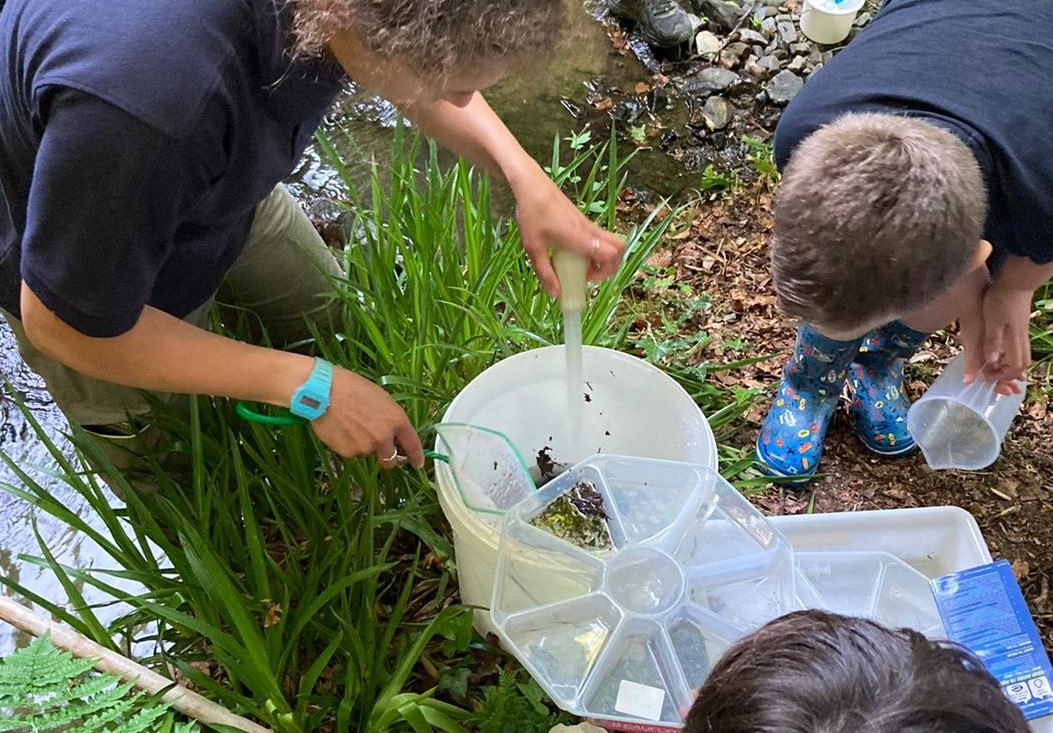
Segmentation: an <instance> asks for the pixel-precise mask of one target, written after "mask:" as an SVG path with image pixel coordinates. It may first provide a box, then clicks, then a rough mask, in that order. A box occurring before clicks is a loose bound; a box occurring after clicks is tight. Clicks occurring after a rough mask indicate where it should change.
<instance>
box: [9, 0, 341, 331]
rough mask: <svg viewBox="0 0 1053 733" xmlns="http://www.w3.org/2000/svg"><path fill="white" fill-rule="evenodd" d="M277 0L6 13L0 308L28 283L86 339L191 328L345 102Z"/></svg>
mask: <svg viewBox="0 0 1053 733" xmlns="http://www.w3.org/2000/svg"><path fill="white" fill-rule="evenodd" d="M285 6H286V4H285V3H284V2H279V1H278V0H193V1H189V0H185V1H184V0H180V1H178V2H173V1H162V2H159V1H158V0H119V2H114V1H113V0H7V2H6V5H5V7H4V9H3V12H2V13H0V59H2V60H0V193H2V197H0V306H2V307H3V308H4V309H6V310H7V311H9V312H10V313H13V314H15V315H16V316H17V315H19V313H20V309H19V303H18V301H19V290H20V283H21V281H23V280H24V281H25V282H26V284H28V286H29V287H30V288H31V289H32V291H33V293H34V294H35V295H36V296H37V297H39V298H40V299H41V300H42V301H43V302H44V304H45V305H46V306H47V307H48V308H49V309H50V310H52V311H54V312H55V313H56V314H57V315H58V316H59V318H61V319H62V320H63V321H64V322H66V323H67V324H69V325H70V326H72V327H73V328H75V329H77V330H78V331H80V332H82V333H84V334H87V335H89V336H96V337H106V336H115V335H119V334H121V333H123V332H125V331H127V330H128V329H129V328H131V327H132V326H133V325H134V324H135V322H136V320H137V319H138V317H139V314H140V312H141V311H142V308H143V307H144V306H146V305H151V306H154V307H157V308H160V309H162V310H164V311H166V312H168V313H171V314H172V315H174V316H177V317H182V316H184V315H186V314H187V313H189V312H190V311H191V310H193V309H194V308H195V307H197V306H198V305H200V304H201V303H203V302H205V300H207V299H208V297H209V296H210V295H211V294H212V293H213V292H214V291H215V289H216V288H217V287H218V285H219V283H220V282H221V280H222V278H223V276H224V275H225V273H226V271H227V270H228V268H229V267H230V265H231V264H232V263H233V261H234V259H235V258H236V257H237V255H238V253H239V252H240V250H241V248H242V247H243V246H244V242H245V238H246V236H247V234H248V229H249V226H250V224H251V221H252V215H253V211H254V208H255V206H256V205H257V204H258V203H259V202H260V201H261V200H262V199H263V198H264V197H265V196H266V195H267V193H268V192H269V191H270V190H271V189H272V188H273V187H274V185H275V184H276V183H277V182H279V181H280V180H281V179H283V178H284V177H286V176H287V175H288V174H289V173H290V171H291V170H292V169H293V167H294V166H295V164H296V162H297V161H298V160H299V158H300V156H301V154H302V153H303V150H304V148H305V147H306V145H307V143H308V142H309V140H310V138H311V134H312V132H313V131H314V129H315V127H316V126H317V125H318V123H319V122H320V121H321V118H322V115H323V114H324V113H325V111H326V109H327V108H328V107H329V105H330V104H331V102H332V100H333V98H334V96H335V94H336V92H337V91H338V89H339V85H340V80H341V79H342V78H343V73H342V71H341V70H340V69H339V67H338V66H337V65H336V64H335V63H334V62H332V61H329V60H320V61H314V62H301V61H297V62H292V61H290V57H289V54H288V52H287V49H288V46H289V38H288V27H289V18H288V10H287V9H285Z"/></svg>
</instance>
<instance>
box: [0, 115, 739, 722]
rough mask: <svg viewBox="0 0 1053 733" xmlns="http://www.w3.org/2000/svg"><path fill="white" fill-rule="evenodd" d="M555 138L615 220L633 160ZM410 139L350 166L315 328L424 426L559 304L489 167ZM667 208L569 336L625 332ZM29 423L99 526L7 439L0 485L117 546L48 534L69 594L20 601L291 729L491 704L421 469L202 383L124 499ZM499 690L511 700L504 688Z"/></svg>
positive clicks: (467, 716)
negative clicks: (171, 468)
mask: <svg viewBox="0 0 1053 733" xmlns="http://www.w3.org/2000/svg"><path fill="white" fill-rule="evenodd" d="M319 142H320V144H321V146H322V147H323V148H324V149H329V146H328V145H327V141H326V140H325V139H324V138H323V139H320V140H319ZM566 142H567V143H568V144H566V145H563V144H562V141H556V144H555V145H554V150H553V156H552V160H551V162H550V165H549V171H550V174H551V175H552V176H553V178H554V179H556V180H557V181H559V182H560V183H561V185H563V186H564V187H565V188H566V189H567V190H568V191H570V192H571V193H572V194H573V196H574V197H575V198H576V199H577V200H578V202H579V206H580V207H581V208H582V210H584V211H587V212H590V213H591V214H592V215H593V216H595V217H596V218H598V219H599V220H600V221H601V222H602V223H603V224H604V225H605V226H607V227H608V228H613V227H614V224H615V206H616V204H617V201H618V195H619V192H620V191H621V188H622V186H623V184H624V165H625V163H626V162H627V161H626V160H624V159H621V158H619V156H618V154H617V151H616V150H615V148H614V146H613V144H601V145H595V144H592V143H591V142H590V141H589V140H588V139H587V138H583V137H582V136H576V137H575V138H574V139H571V140H569V141H566ZM422 145H423V144H422V143H421V142H420V140H419V139H417V138H409V137H406V136H405V135H404V134H403V133H402V132H401V131H400V132H398V133H397V134H396V136H395V140H394V146H395V157H394V160H393V162H392V163H391V165H390V168H389V169H388V173H386V174H385V175H386V178H382V176H381V174H380V173H379V172H378V171H377V170H374V173H373V177H372V181H371V184H370V188H369V190H368V191H358V190H355V189H354V187H353V186H351V185H350V181H348V186H349V191H350V194H349V195H350V199H351V204H350V206H351V209H352V211H354V212H355V218H354V225H353V228H352V230H353V236H352V237H351V240H350V241H349V242H348V244H347V246H346V247H345V249H344V251H343V257H344V261H345V264H346V269H347V273H348V276H347V278H346V280H342V281H341V282H338V283H334V292H335V293H336V297H337V298H339V300H340V304H341V306H342V311H343V318H342V323H341V325H340V329H339V332H338V333H336V334H333V335H330V334H318V335H317V344H316V345H317V348H318V349H319V350H320V351H321V352H322V353H323V354H325V355H327V356H328V357H329V358H330V359H332V360H334V361H335V362H338V363H340V364H344V365H347V366H349V367H350V368H353V369H354V370H355V371H357V372H359V373H360V374H362V375H363V376H365V377H367V378H369V379H372V380H375V381H377V382H379V383H380V384H383V385H384V386H385V387H386V388H387V389H388V390H389V391H390V392H391V394H392V395H393V396H394V397H395V398H396V399H397V400H399V401H400V403H401V404H402V405H403V406H404V407H405V408H406V410H407V412H408V414H409V415H410V417H411V419H412V420H413V421H414V423H415V424H417V425H419V426H426V425H428V424H431V423H433V422H435V421H436V420H438V419H439V417H440V415H441V414H442V410H443V409H444V408H445V406H446V404H448V402H449V401H450V400H451V399H452V398H453V397H454V396H455V395H456V393H457V392H458V391H459V390H460V389H461V388H462V387H463V385H464V384H465V383H467V382H468V381H469V380H471V379H472V378H473V377H474V376H475V375H477V374H478V373H479V372H480V371H482V370H483V369H485V368H486V367H487V366H489V365H490V364H492V363H493V362H494V361H496V360H498V359H500V358H503V357H505V356H508V355H510V354H512V353H515V352H518V351H521V350H523V349H525V348H530V347H534V346H538V345H544V344H551V343H554V342H556V341H557V340H558V338H559V329H560V317H559V313H558V309H557V307H556V305H555V304H554V303H553V302H551V301H550V299H549V298H548V297H547V296H545V295H544V294H543V293H541V292H540V290H539V288H538V286H537V284H536V278H534V276H533V274H532V273H531V271H530V269H529V266H528V264H527V262H526V260H525V258H524V257H523V256H522V254H521V246H520V243H519V240H518V233H517V231H516V229H515V226H514V225H513V224H510V223H508V222H505V221H501V220H497V219H495V218H493V214H492V213H491V207H490V190H489V184H488V182H487V180H486V179H485V178H484V177H481V176H478V175H476V174H475V173H474V172H473V171H472V170H471V169H470V168H469V167H468V166H467V165H465V164H464V163H458V164H456V165H453V166H452V167H450V168H444V167H442V166H441V165H440V164H439V161H438V157H437V153H436V150H435V149H434V147H432V146H428V147H422ZM421 160H422V161H423V162H422V163H421V164H420V165H418V164H417V161H421ZM338 169H339V167H338ZM669 221H670V217H668V216H666V217H665V218H662V219H659V218H658V217H657V214H652V215H651V216H649V217H648V218H646V219H645V220H644V221H643V222H642V223H641V224H639V225H638V226H636V227H635V228H634V229H633V230H632V231H630V232H628V233H627V242H628V253H627V257H626V263H625V266H624V267H623V268H622V270H621V272H620V273H619V274H618V275H616V276H615V277H614V278H612V279H611V280H608V281H607V282H605V283H603V284H601V285H599V286H598V287H596V288H595V289H594V292H593V293H592V297H591V300H590V307H589V309H588V311H587V314H586V317H585V323H584V327H583V340H584V342H585V343H590V344H599V345H607V346H617V345H619V344H620V343H622V342H623V339H624V337H625V335H626V333H627V332H628V330H629V328H630V326H631V321H630V320H628V319H626V318H624V317H622V316H620V315H619V313H618V304H619V299H620V296H621V294H622V292H623V290H625V289H626V288H627V287H628V286H629V284H630V283H631V282H632V281H633V278H634V273H635V272H636V270H637V269H638V268H639V267H640V266H641V265H642V263H643V262H645V261H646V259H647V257H648V255H649V254H650V253H651V252H652V251H653V250H654V248H655V247H656V246H657V244H658V242H659V240H660V238H661V237H662V234H663V233H664V231H665V229H666V227H667V226H668V225H669ZM682 376H683V375H682ZM685 385H686V386H687V387H688V389H689V392H691V393H692V394H693V395H694V396H695V398H696V399H698V400H700V401H701V403H702V406H703V410H705V411H707V412H711V413H716V414H717V415H718V416H721V417H720V418H719V419H725V418H727V417H728V415H730V414H731V412H728V411H723V410H721V407H722V406H723V402H718V393H717V392H715V391H714V390H713V388H712V387H711V386H710V385H708V384H706V383H705V380H704V374H703V373H702V372H700V371H699V372H696V373H694V374H691V375H689V376H687V378H685ZM27 419H28V420H29V421H30V423H31V424H33V425H34V426H35V427H36V430H37V435H38V436H39V437H40V439H41V440H42V441H44V442H45V444H49V445H50V448H51V451H52V455H53V456H54V459H55V461H56V463H57V465H58V474H57V478H58V479H59V480H61V481H63V482H65V483H66V484H67V485H68V487H69V489H70V490H72V491H74V492H76V493H77V494H80V495H81V496H83V497H84V498H85V499H86V500H87V501H88V503H89V504H90V505H91V506H92V507H93V509H94V510H95V511H96V512H97V514H98V515H99V517H100V518H101V519H102V523H103V529H102V530H96V529H93V528H92V526H91V524H89V523H88V522H86V521H84V520H83V519H82V518H80V517H78V516H76V515H75V514H73V513H72V512H70V511H69V510H68V509H67V508H66V507H65V506H64V505H63V503H62V502H61V501H60V500H59V499H58V498H56V496H55V495H54V494H53V493H52V492H51V491H49V490H48V488H46V484H47V481H44V480H43V479H41V480H39V481H38V480H37V477H36V476H35V475H34V474H33V472H32V471H31V470H30V469H29V468H27V467H22V466H18V465H15V464H14V462H13V461H12V460H10V459H8V458H6V456H5V460H6V461H7V463H8V465H9V467H10V468H11V469H12V470H13V471H14V472H15V474H16V475H17V476H18V477H19V479H20V482H21V483H20V485H18V486H14V485H9V486H6V487H5V488H7V490H8V491H10V492H12V493H14V494H16V495H18V496H21V497H23V498H25V499H27V500H28V501H31V502H32V503H34V504H35V505H36V506H37V507H38V508H39V509H41V510H43V511H46V512H49V513H51V514H53V515H54V516H56V517H57V518H59V519H60V520H62V521H64V522H65V523H67V524H68V525H69V526H70V527H72V528H74V529H76V530H78V531H80V532H83V533H85V534H87V535H88V536H90V537H92V538H93V539H94V540H95V541H96V542H98V544H99V545H100V546H101V547H102V549H103V550H104V551H105V552H106V553H107V554H108V555H109V556H110V558H111V559H112V561H113V567H112V568H108V569H107V568H97V569H93V570H90V571H88V570H77V569H72V568H64V567H62V566H60V565H59V564H58V563H57V562H56V561H55V559H54V557H53V556H51V555H50V553H49V552H48V550H47V548H46V547H44V546H43V545H42V553H43V557H41V558H38V559H37V560H36V562H38V563H40V564H42V565H46V566H49V567H50V568H51V569H52V571H53V572H54V573H55V574H56V575H57V576H58V578H59V579H60V581H61V582H62V583H63V585H64V587H65V588H66V591H67V593H68V594H69V600H70V605H71V608H72V610H66V609H65V608H62V607H59V606H58V605H56V604H52V603H48V602H47V601H45V600H44V599H41V598H39V597H35V596H28V597H30V598H31V600H33V601H35V602H37V603H38V604H40V605H41V606H43V607H44V608H46V609H48V610H50V611H51V612H52V613H53V614H55V615H56V616H57V617H58V618H60V619H62V620H64V621H65V622H67V623H69V624H71V625H72V626H74V627H75V628H76V629H77V630H78V631H80V632H81V633H84V634H85V635H87V636H88V637H90V638H92V639H94V640H95V641H97V642H99V643H102V644H105V645H107V646H110V647H114V646H116V645H117V643H118V642H117V641H116V640H115V639H116V638H120V637H124V638H132V637H134V638H137V639H138V640H139V641H142V640H153V641H155V642H156V645H157V648H158V652H157V658H156V659H154V660H153V661H154V662H156V663H158V664H163V665H168V666H170V667H172V668H174V669H175V670H177V671H178V672H179V673H180V674H181V675H182V676H183V677H185V678H186V679H187V680H189V681H190V682H191V683H193V684H194V685H196V686H197V687H198V688H199V689H201V690H202V691H203V692H204V693H205V694H207V695H208V696H210V697H211V698H213V699H215V700H217V701H219V702H221V703H223V704H225V705H227V706H228V707H230V708H231V709H232V710H234V711H235V712H238V713H239V714H243V715H250V716H254V717H256V718H258V719H260V720H261V721H264V722H265V723H267V724H268V725H271V726H272V727H274V728H275V729H276V730H279V731H286V732H288V733H299V732H300V731H315V730H318V731H334V730H335V731H346V730H355V731H362V732H363V733H369V732H371V731H378V732H379V731H386V730H392V729H396V728H398V729H406V728H409V729H412V730H414V731H418V732H423V731H431V730H442V731H447V732H448V733H457V732H458V731H461V730H464V729H465V727H466V726H469V725H471V722H470V720H471V716H472V715H473V711H475V710H476V709H477V708H479V706H483V707H484V709H485V706H486V705H488V704H490V705H496V704H497V702H495V699H493V698H490V697H487V698H486V700H485V701H484V700H483V698H482V697H481V696H480V692H479V691H478V690H471V689H468V688H467V687H466V686H465V685H461V684H459V683H457V682H456V680H462V681H463V679H464V678H463V674H461V673H460V672H459V670H463V669H465V668H466V667H469V666H470V665H471V654H472V651H471V648H472V647H471V645H472V644H475V643H477V642H474V641H473V640H472V632H471V626H470V624H471V615H470V611H469V609H465V608H463V607H461V606H458V605H456V604H454V603H453V600H454V572H455V569H454V568H453V566H452V562H451V557H452V553H451V544H450V539H449V535H448V532H449V530H448V527H447V526H446V524H445V521H444V519H443V517H442V514H441V512H440V510H439V507H438V504H437V500H436V496H435V492H434V488H433V486H432V483H431V481H430V477H429V476H428V475H427V474H426V473H424V472H414V471H411V470H404V471H390V472H379V471H378V470H377V466H376V465H375V463H374V462H373V461H372V460H371V459H360V460H352V461H338V460H335V459H334V457H333V456H332V454H330V453H329V452H328V451H327V450H326V449H325V447H324V446H323V445H321V444H320V442H319V441H318V440H317V439H315V437H314V436H313V434H312V433H311V432H309V431H308V430H305V429H303V428H299V427H287V428H268V427H262V426H259V425H254V424H248V423H243V422H239V421H238V419H237V418H236V417H235V416H234V413H233V410H232V409H231V406H230V405H229V404H227V403H226V402H224V401H221V400H220V401H215V400H209V399H197V400H196V401H195V402H194V403H193V406H192V410H191V417H190V420H189V421H188V422H187V421H183V420H179V419H176V418H174V417H172V416H163V415H162V416H161V417H160V418H159V419H158V421H157V422H158V425H159V427H160V428H161V429H163V430H165V431H166V433H167V435H168V437H169V440H167V441H165V444H164V445H163V446H162V447H161V448H159V449H158V453H157V454H156V455H150V456H147V457H146V458H145V461H144V464H145V465H144V469H145V470H147V471H149V472H150V474H151V478H152V479H153V482H154V483H155V484H156V487H157V493H155V494H150V495H143V494H140V493H138V492H137V491H136V490H135V488H134V487H133V486H132V485H131V484H130V483H129V482H128V480H127V479H126V478H124V477H121V476H119V475H118V476H117V477H116V479H115V482H114V486H113V488H114V489H115V490H116V491H117V492H118V493H120V494H121V495H122V496H123V497H124V503H123V505H118V506H112V505H111V503H110V497H109V495H108V494H107V492H106V491H105V489H104V487H103V486H102V485H101V483H100V482H99V480H98V479H97V478H96V476H95V475H94V474H93V473H91V472H89V471H85V470H84V469H83V467H82V465H81V464H80V463H79V462H78V461H77V460H73V459H70V458H69V457H66V456H63V455H62V454H61V451H60V450H59V449H58V448H57V447H55V446H54V445H53V444H50V443H49V441H48V438H47V436H46V434H45V433H44V432H43V430H41V429H40V428H39V426H38V425H36V423H34V422H33V421H32V418H31V416H29V415H27ZM73 440H74V444H75V445H76V446H77V447H78V449H79V450H80V451H81V452H82V455H83V456H84V457H85V458H87V459H90V461H91V462H93V463H94V464H95V465H98V466H101V467H102V468H104V469H106V470H107V471H108V472H109V473H113V471H112V466H109V465H108V463H107V460H106V457H105V456H104V455H103V454H102V453H101V452H100V451H98V450H97V449H96V448H95V447H94V445H93V444H92V442H91V440H90V439H89V438H87V436H85V435H84V434H82V433H80V432H79V431H75V432H74V435H73ZM163 454H167V455H169V456H171V455H172V454H175V455H178V456H180V457H181V458H183V459H184V462H185V464H186V467H187V471H186V473H185V475H180V476H176V475H172V474H169V473H168V472H167V471H166V468H165V466H164V465H162V462H161V457H162V455H163ZM47 478H48V480H49V481H50V480H54V479H55V478H56V475H51V476H48V477H47ZM118 580H120V581H122V583H123V582H125V581H127V582H134V583H137V584H140V585H141V586H142V587H143V588H144V590H143V591H142V592H130V591H128V590H125V589H124V586H123V585H122V584H121V583H118V582H117V581H118ZM0 582H2V583H3V584H5V585H7V586H9V587H10V588H12V589H13V590H15V591H16V592H19V593H23V594H26V593H27V591H26V590H25V589H24V588H22V587H20V586H18V584H17V583H14V582H13V581H11V580H5V579H0ZM85 584H87V585H90V586H92V587H95V588H98V589H101V590H103V591H105V592H107V593H108V594H110V595H111V596H112V597H113V598H114V599H115V600H119V601H122V602H124V603H126V604H128V606H129V607H130V608H131V611H130V612H129V613H127V614H126V615H124V616H123V617H122V618H121V619H119V620H118V621H117V622H115V623H113V624H111V625H103V624H102V623H101V622H100V621H99V620H98V619H97V618H96V617H95V615H94V613H93V610H94V609H92V608H91V607H90V606H89V605H88V604H87V603H86V602H85V599H84V596H83V595H82V593H81V590H80V589H81V588H82V587H84V585H85ZM119 586H120V587H119ZM440 670H447V673H446V674H443V673H441V672H440ZM499 686H501V685H499ZM501 689H502V690H503V692H501V694H502V695H506V696H507V695H511V694H513V693H514V690H515V689H519V688H517V687H515V686H509V685H508V683H507V682H505V683H503V687H501ZM451 691H457V694H452V692H451ZM492 694H496V693H492ZM515 694H518V693H515ZM440 697H442V698H443V699H440ZM502 699H503V698H502ZM535 702H536V701H535ZM500 705H501V706H502V708H503V709H511V708H510V707H508V704H507V703H506V702H501V703H500ZM531 705H532V706H533V707H535V708H536V706H534V705H533V704H531ZM541 719H545V716H543V715H542V716H541Z"/></svg>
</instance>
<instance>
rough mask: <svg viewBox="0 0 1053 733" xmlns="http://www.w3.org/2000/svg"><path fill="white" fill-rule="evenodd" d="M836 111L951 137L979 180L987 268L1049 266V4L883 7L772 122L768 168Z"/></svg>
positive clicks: (1052, 234)
mask: <svg viewBox="0 0 1053 733" xmlns="http://www.w3.org/2000/svg"><path fill="white" fill-rule="evenodd" d="M846 112H888V113H893V114H904V115H909V116H911V117H918V118H920V119H924V120H927V121H929V122H933V123H935V124H937V125H940V126H941V127H943V128H945V129H947V130H949V131H950V132H952V133H954V134H955V135H957V136H958V137H959V139H961V140H962V141H963V142H964V143H965V144H966V145H968V146H969V148H970V149H971V150H972V152H973V154H974V155H975V156H976V158H977V162H978V163H979V165H980V168H981V170H982V171H983V175H984V179H985V183H986V185H987V189H988V217H987V222H986V227H985V233H984V236H985V237H986V238H987V239H988V240H989V241H990V242H991V244H992V245H993V246H994V247H995V252H996V257H997V256H1004V255H1005V254H1014V255H1019V256H1023V257H1028V258H1030V259H1031V260H1033V261H1034V262H1036V263H1039V264H1041V263H1045V262H1049V261H1051V260H1053V2H1051V1H1050V0H888V2H886V4H885V5H884V7H883V8H882V9H881V12H880V13H879V14H878V15H877V16H876V17H875V18H874V19H873V20H872V21H871V22H870V24H869V25H868V26H867V27H866V28H865V29H864V30H863V31H862V32H861V33H860V34H859V35H858V36H857V37H856V38H854V39H853V40H852V41H851V42H850V43H849V44H848V45H847V46H846V47H845V48H844V49H843V50H841V51H840V52H839V53H838V54H837V55H836V56H834V58H833V59H832V60H831V61H830V63H828V64H826V65H825V66H823V67H822V68H821V69H819V70H817V71H816V72H815V73H814V74H813V75H812V76H811V78H809V79H808V82H807V83H806V84H805V85H804V87H803V88H802V89H801V91H800V92H799V93H798V94H797V96H795V97H794V98H793V101H792V102H791V103H790V105H789V106H788V107H787V108H786V110H785V111H784V112H783V114H782V116H781V118H780V119H779V124H778V126H777V128H776V131H775V157H776V162H777V163H778V165H779V166H780V168H782V167H783V166H785V165H786V163H787V162H788V161H789V158H790V155H791V153H792V152H793V148H794V147H795V146H796V145H797V144H798V143H799V142H800V141H801V140H803V139H804V138H805V137H806V136H808V135H809V134H811V133H812V132H813V131H815V130H816V129H817V128H818V127H820V126H822V125H825V124H827V123H829V122H831V121H833V120H834V119H835V118H837V117H839V116H841V115H842V114H844V113H846Z"/></svg>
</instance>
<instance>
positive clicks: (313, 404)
mask: <svg viewBox="0 0 1053 733" xmlns="http://www.w3.org/2000/svg"><path fill="white" fill-rule="evenodd" d="M332 384H333V365H332V364H330V363H329V362H327V361H326V360H325V359H318V358H316V359H315V360H314V368H313V369H312V370H311V374H310V376H309V377H307V381H306V382H304V383H303V384H301V385H300V386H299V387H297V388H296V391H295V392H293V396H292V399H291V400H290V401H289V412H291V413H292V414H294V415H297V416H298V417H302V418H304V419H306V420H315V419H317V418H319V417H321V416H322V415H324V414H325V411H326V409H327V408H328V407H329V388H330V387H331V386H332Z"/></svg>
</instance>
